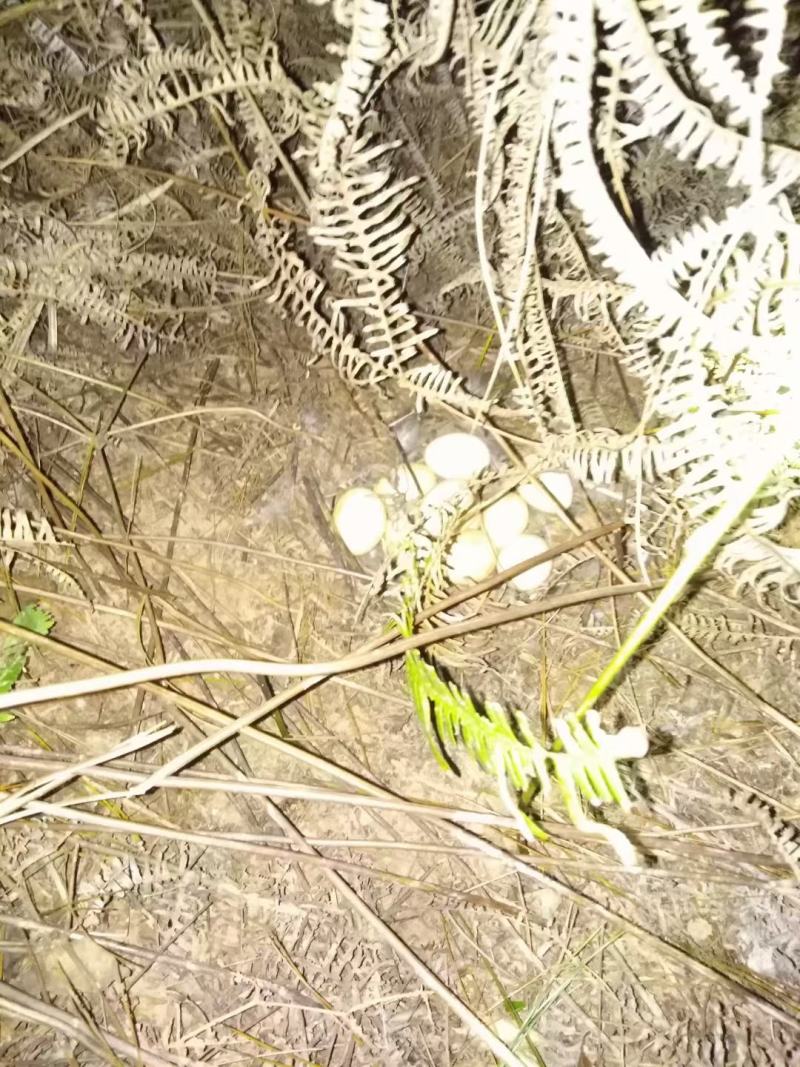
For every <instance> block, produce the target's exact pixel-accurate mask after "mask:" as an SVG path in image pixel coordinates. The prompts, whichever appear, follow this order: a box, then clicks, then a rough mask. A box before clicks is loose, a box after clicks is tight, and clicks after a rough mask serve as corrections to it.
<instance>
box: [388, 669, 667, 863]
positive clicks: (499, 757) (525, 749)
mask: <svg viewBox="0 0 800 1067" xmlns="http://www.w3.org/2000/svg"><path fill="white" fill-rule="evenodd" d="M405 662H406V677H407V678H408V686H409V690H410V693H411V697H412V699H413V701H414V706H415V708H416V710H417V715H418V716H419V719H420V722H421V723H422V728H423V730H424V732H425V736H426V737H427V739H428V744H429V745H430V747H431V751H432V752H433V755H434V757H435V758H436V760H437V762H438V763H439V766H440V767H442V768H443V769H444V770H449V769H450V764H449V763H448V762H447V759H446V757H445V752H446V749H447V746H448V745H449V746H454V745H456V744H457V743H458V742H460V743H461V744H462V745H463V746H464V747H465V748H466V749H467V751H468V752H469V753H470V755H471V756H472V757H473V758H474V759H475V760H476V761H477V762H478V763H479V764H480V765H481V766H482V767H483V768H484V769H486V770H488V771H491V772H492V773H493V774H495V776H496V777H497V780H498V786H499V788H500V792H501V795H502V796H503V798H504V800H505V801H506V805H507V807H508V808H509V810H510V811H511V813H512V814H513V815H514V817H515V818H516V819H517V821H518V822H519V823H520V826H521V829H522V830H523V833H524V834H525V836H526V837H530V836H531V835H533V836H535V837H538V838H540V839H546V837H547V835H546V834H545V833H544V831H542V829H541V828H540V827H539V826H537V825H536V823H535V822H534V821H533V820H532V819H530V818H529V816H527V815H526V814H525V813H524V812H522V811H521V810H520V808H519V805H518V804H517V803H515V802H514V801H513V800H512V798H511V794H510V791H511V790H513V791H514V792H516V793H517V794H525V793H528V792H529V791H530V790H531V787H533V788H534V789H536V790H537V791H538V792H539V793H540V794H541V795H542V797H544V798H546V797H547V796H548V795H549V793H550V791H551V786H552V783H553V782H555V784H556V785H557V786H558V789H559V792H560V794H561V798H562V800H563V802H564V806H565V808H566V810H567V814H568V815H569V817H570V819H571V820H572V822H573V823H574V824H575V825H576V826H578V827H579V828H581V829H583V830H586V831H588V832H590V833H595V834H600V835H602V836H604V837H606V838H607V840H608V841H609V843H610V844H611V845H612V847H614V848H615V850H616V851H617V853H618V854H619V855H620V857H621V858H622V859H623V861H624V862H626V863H633V862H635V852H634V850H633V848H632V847H631V845H630V843H629V842H628V840H627V838H625V837H624V835H623V834H621V833H620V832H619V831H617V830H613V829H612V828H610V827H607V826H604V825H602V824H599V823H596V822H594V820H592V819H589V818H588V817H587V816H586V815H584V812H583V807H582V800H585V801H587V802H588V803H589V804H590V805H591V806H593V807H597V806H599V805H600V804H611V803H613V804H616V805H618V806H619V807H620V808H622V809H623V810H624V811H627V810H628V809H629V808H630V799H629V797H628V794H627V792H626V790H625V786H624V784H623V782H622V779H621V777H620V773H619V768H618V767H617V763H618V761H619V760H623V759H633V758H637V757H640V756H643V755H644V754H645V752H646V750H647V739H646V737H645V736H644V734H643V732H642V731H641V730H639V729H638V728H635V727H626V728H624V729H623V730H620V732H619V733H617V734H607V733H606V732H605V731H604V730H603V728H602V727H601V725H600V716H599V715H598V714H597V712H596V711H592V712H590V713H589V714H587V716H586V717H585V719H584V720H583V721H581V720H579V719H578V718H577V717H576V716H574V715H571V716H568V717H566V718H564V719H558V720H556V721H555V723H554V730H555V734H556V739H557V744H556V747H555V748H552V749H548V748H545V747H544V745H542V744H541V743H540V742H539V741H537V739H536V738H535V737H534V736H533V732H532V731H531V728H530V726H529V724H528V722H527V720H526V718H525V716H524V715H522V713H520V712H514V713H511V714H507V713H506V712H505V711H504V709H503V708H502V707H501V706H500V705H499V704H496V703H492V702H487V703H486V704H485V705H484V707H483V708H482V709H479V708H478V707H476V705H475V703H474V701H473V700H472V698H471V697H470V696H469V694H467V693H465V692H464V691H463V690H462V689H460V688H459V687H458V686H457V685H455V684H454V683H453V682H447V681H445V680H444V679H443V678H442V677H441V675H440V674H439V672H438V671H437V669H436V667H435V666H434V665H433V664H432V663H430V662H428V661H427V660H425V659H424V658H423V656H422V655H421V654H420V653H419V652H418V651H417V650H416V649H414V650H412V651H411V652H408V653H407V654H406V661H405Z"/></svg>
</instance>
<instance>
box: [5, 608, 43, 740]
mask: <svg viewBox="0 0 800 1067" xmlns="http://www.w3.org/2000/svg"><path fill="white" fill-rule="evenodd" d="M12 621H13V623H14V625H15V626H19V627H21V628H22V629H23V630H30V632H31V633H35V634H40V635H41V636H42V637H45V636H46V635H47V634H48V633H50V631H51V630H52V628H53V626H54V624H55V619H54V618H53V616H52V615H51V614H50V612H49V611H45V609H44V608H41V607H39V605H38V604H28V605H27V606H26V607H24V608H23V609H22V611H20V612H18V613H17V614H16V615H15V616H14V619H13V620H12ZM28 648H29V646H28V643H27V641H25V640H24V639H22V638H19V637H7V638H6V639H5V641H4V642H3V644H2V645H0V693H9V692H10V691H11V690H12V689H13V688H14V686H15V685H16V684H17V682H18V681H19V679H20V678H21V677H22V673H23V671H24V670H25V663H26V661H27V658H28ZM13 718H14V716H13V715H10V716H9V717H8V718H0V722H10V721H11V719H13Z"/></svg>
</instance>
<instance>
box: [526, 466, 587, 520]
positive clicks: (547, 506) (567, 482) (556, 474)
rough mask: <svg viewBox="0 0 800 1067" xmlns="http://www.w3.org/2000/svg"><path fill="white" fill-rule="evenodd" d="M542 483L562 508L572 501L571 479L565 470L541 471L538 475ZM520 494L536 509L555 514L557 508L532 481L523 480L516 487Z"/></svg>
mask: <svg viewBox="0 0 800 1067" xmlns="http://www.w3.org/2000/svg"><path fill="white" fill-rule="evenodd" d="M538 478H539V481H540V482H541V483H542V485H546V486H547V488H548V489H549V490H550V492H551V493H552V494H553V496H554V497H555V498H556V500H557V501H558V502H559V504H560V505H561V507H562V508H565V509H566V508H568V507H569V506H570V504H571V503H572V495H573V494H572V479H571V478H570V476H569V475H568V474H567V472H566V471H543V472H542V473H541V474H540V475H538ZM518 492H519V493H520V495H521V496H522V497H523V498H524V499H525V500H526V501H527V502H528V504H529V505H530V507H532V508H535V510H536V511H543V512H545V514H547V515H557V514H558V509H557V508H556V506H555V504H554V503H553V501H552V500H551V499H550V497H549V496H548V495H547V493H545V492H544V491H543V490H542V489H540V488H539V486H538V485H534V484H533V482H523V483H522V484H521V485H520V486H519V487H518Z"/></svg>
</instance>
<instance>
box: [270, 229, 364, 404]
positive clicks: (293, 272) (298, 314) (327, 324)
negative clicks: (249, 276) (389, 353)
mask: <svg viewBox="0 0 800 1067" xmlns="http://www.w3.org/2000/svg"><path fill="white" fill-rule="evenodd" d="M254 236H255V244H256V248H257V250H258V252H259V254H260V255H261V257H262V259H263V261H264V264H265V266H266V267H267V268H268V270H269V274H268V276H267V278H265V280H264V281H263V282H261V283H259V288H267V289H269V290H270V294H269V296H268V297H267V300H268V301H269V303H272V304H276V305H277V306H278V307H280V308H281V309H283V311H284V312H285V313H286V314H289V315H291V317H292V318H293V320H294V321H295V322H297V323H298V325H301V326H303V327H304V328H305V329H306V330H307V332H308V334H309V336H310V338H311V345H312V348H313V352H314V357H315V358H316V359H319V358H320V357H321V356H323V355H324V356H327V357H328V358H329V359H330V360H331V362H332V363H333V365H334V366H335V367H336V369H337V371H338V372H339V374H341V376H342V377H343V378H344V379H345V380H346V381H350V382H353V383H354V384H357V385H363V384H367V383H373V384H374V383H375V382H377V381H380V380H381V378H382V377H384V375H383V373H382V371H381V368H380V367H378V366H376V364H375V362H374V361H373V360H371V359H370V357H369V356H368V355H367V354H366V353H365V352H362V351H361V350H360V349H359V348H358V347H357V345H356V344H355V339H354V337H353V334H352V333H350V332H349V331H348V330H347V329H346V326H345V319H344V315H342V314H341V312H337V310H336V309H333V310H332V312H331V313H330V315H328V314H326V310H327V308H326V304H328V303H329V301H328V300H327V298H326V297H325V290H326V284H325V280H324V279H323V278H321V277H320V276H319V275H318V274H317V273H315V271H313V270H312V269H311V268H310V267H308V266H307V265H306V264H305V263H304V262H303V260H302V259H301V258H300V256H299V255H298V254H297V253H296V252H294V251H293V250H292V249H291V248H289V236H290V235H289V233H288V231H284V232H281V230H280V228H279V227H278V226H277V224H276V223H272V222H267V221H265V220H263V219H259V220H258V222H257V224H256V229H255V235H254Z"/></svg>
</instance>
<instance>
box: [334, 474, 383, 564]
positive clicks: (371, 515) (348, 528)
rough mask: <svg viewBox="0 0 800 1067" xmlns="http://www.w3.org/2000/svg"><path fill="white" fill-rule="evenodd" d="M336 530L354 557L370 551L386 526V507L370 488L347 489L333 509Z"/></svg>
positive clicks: (378, 540)
mask: <svg viewBox="0 0 800 1067" xmlns="http://www.w3.org/2000/svg"><path fill="white" fill-rule="evenodd" d="M333 525H334V526H335V527H336V532H337V533H338V534H339V536H340V537H341V539H342V540H343V541H344V543H345V544H346V545H347V547H348V548H349V549H350V551H351V552H352V553H353V555H354V556H363V555H365V554H366V553H367V552H371V551H372V549H373V548H375V546H376V545H377V544H378V543H379V542H380V539H381V538H382V537H383V532H384V530H385V529H386V508H385V507H384V505H383V501H382V500H381V498H380V497H379V496H378V495H377V493H373V492H372V490H371V489H348V490H347V491H346V492H344V493H342V495H341V496H340V497H339V499H338V500H337V501H336V507H335V508H334V509H333Z"/></svg>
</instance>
